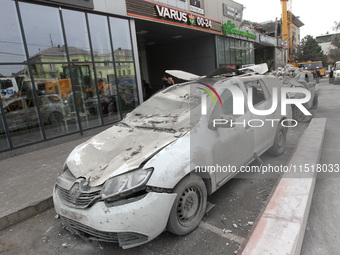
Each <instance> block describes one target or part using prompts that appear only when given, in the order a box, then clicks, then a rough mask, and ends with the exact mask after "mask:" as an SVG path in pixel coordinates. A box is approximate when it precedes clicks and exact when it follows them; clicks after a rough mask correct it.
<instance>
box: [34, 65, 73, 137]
mask: <svg viewBox="0 0 340 255" xmlns="http://www.w3.org/2000/svg"><path fill="white" fill-rule="evenodd" d="M32 70H33V76H34V81H35V84H36V85H35V86H36V89H37V92H38V95H39V106H40V112H41V116H42V120H43V123H44V126H45V132H46V137H47V138H50V137H55V136H59V135H62V134H66V133H70V132H75V131H77V130H78V123H77V121H76V120H77V119H76V114H75V113H73V115H72V114H71V111H70V109H72V108H74V105H73V103H74V100H69V101H68V100H67V98H68V96H69V95H70V93H71V91H72V84H71V79H70V77H69V73H70V72H69V69H68V66H67V65H62V64H53V65H52V64H34V65H32Z"/></svg>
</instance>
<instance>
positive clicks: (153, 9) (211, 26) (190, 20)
mask: <svg viewBox="0 0 340 255" xmlns="http://www.w3.org/2000/svg"><path fill="white" fill-rule="evenodd" d="M193 4H196V5H199V4H200V3H199V1H195V2H193ZM195 7H196V6H195ZM126 8H127V14H128V16H130V17H135V18H139V19H146V20H152V21H156V22H161V23H167V24H172V25H177V26H182V27H186V28H191V29H198V30H204V31H207V32H212V33H215V34H219V35H221V34H222V31H221V22H220V21H218V20H214V19H210V18H207V17H205V16H203V15H200V14H197V13H193V12H190V11H187V10H183V9H179V8H175V7H171V6H168V5H165V4H160V3H157V2H154V1H152V0H126ZM197 8H199V7H197Z"/></svg>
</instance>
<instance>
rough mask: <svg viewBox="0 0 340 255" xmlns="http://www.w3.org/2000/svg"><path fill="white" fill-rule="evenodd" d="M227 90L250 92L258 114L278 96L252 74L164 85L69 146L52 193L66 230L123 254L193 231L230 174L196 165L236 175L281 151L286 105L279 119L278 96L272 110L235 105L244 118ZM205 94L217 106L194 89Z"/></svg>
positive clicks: (270, 79)
mask: <svg viewBox="0 0 340 255" xmlns="http://www.w3.org/2000/svg"><path fill="white" fill-rule="evenodd" d="M231 86H234V87H237V88H238V91H241V95H242V96H244V97H245V98H247V94H248V90H247V88H250V87H252V88H253V92H254V93H253V97H252V100H253V102H254V107H255V108H256V109H258V110H267V109H269V108H271V106H272V105H273V98H274V95H273V91H275V90H273V88H277V89H278V90H280V88H281V83H280V82H279V81H278V80H277V79H276V78H275V77H274V76H270V75H256V76H246V77H240V76H239V77H232V78H221V77H218V78H214V77H212V78H203V79H198V80H196V81H191V82H187V83H184V84H180V85H174V86H171V87H169V88H167V89H165V90H163V91H161V92H159V93H157V94H156V95H154V96H153V97H151V98H150V99H149V100H148V101H146V102H145V103H143V104H141V105H140V106H139V107H137V108H136V109H135V110H134V111H132V112H131V113H129V114H128V115H127V116H126V117H125V118H124V119H123V120H122V121H121V122H120V123H117V124H115V125H114V126H113V127H111V128H109V129H107V130H106V131H104V132H102V133H100V134H98V135H96V136H94V137H93V138H91V139H90V140H89V141H87V142H85V143H83V144H81V145H79V146H78V147H76V148H75V149H74V150H73V152H72V153H71V154H70V155H69V157H68V158H67V160H66V162H65V167H64V172H63V173H62V174H60V175H59V176H58V178H57V182H56V185H55V188H54V192H53V198H54V205H55V209H56V212H57V213H58V214H59V215H60V217H61V220H62V222H63V224H64V225H65V226H66V228H68V229H69V230H71V231H72V232H74V233H77V234H79V235H81V236H82V237H83V238H86V239H91V240H100V241H108V242H117V243H119V245H120V246H122V247H123V248H130V247H134V246H137V245H140V244H142V243H146V242H149V241H150V240H152V239H154V238H155V237H156V236H158V235H159V234H160V233H161V232H163V231H164V230H165V229H167V230H169V231H171V232H172V233H175V234H179V235H184V234H187V233H189V232H190V231H192V230H193V229H194V228H196V227H197V226H198V224H199V222H200V221H201V219H202V217H203V215H204V213H205V210H206V205H207V195H209V194H211V193H213V192H214V191H216V190H217V189H218V188H219V187H221V186H222V185H223V184H224V183H226V182H227V181H228V180H230V179H231V178H232V177H233V176H234V175H235V174H236V173H237V171H235V172H232V171H230V172H225V171H223V172H222V171H214V172H213V171H206V170H205V169H206V168H205V167H207V166H216V167H218V166H233V167H235V168H237V169H240V167H241V166H245V165H247V164H249V163H250V162H252V161H253V160H254V157H256V155H261V154H262V153H264V152H265V151H267V150H268V149H270V150H271V151H272V152H273V153H274V154H281V153H283V151H284V148H285V136H286V130H287V129H286V128H285V127H284V126H283V125H282V121H284V120H286V119H287V118H288V119H289V118H290V117H291V111H290V107H287V109H286V111H287V112H286V114H285V115H282V109H281V104H280V99H279V103H278V104H277V105H278V107H277V108H276V109H275V110H274V111H273V112H272V113H270V114H268V115H254V114H253V113H252V112H251V111H250V110H249V107H248V105H247V104H245V103H244V113H243V114H235V115H234V114H233V112H234V111H233V108H234V101H233V95H232V93H231V90H230V88H231ZM209 87H210V88H213V89H214V90H215V91H216V93H217V94H219V95H220V99H221V101H220V104H219V103H216V104H215V102H214V101H213V100H212V99H211V98H210V96H209V94H207V93H205V91H204V90H202V89H206V88H209ZM217 94H216V95H217ZM209 99H210V100H209ZM203 103H206V107H205V108H204V109H205V112H204V111H203V110H202V109H203V107H202V105H203ZM216 119H217V120H219V125H214V124H215V123H216V121H215V120H216ZM221 120H228V121H229V122H230V121H233V122H234V125H222V124H223V123H221ZM254 120H256V123H257V124H256V125H255V124H254V122H252V121H254ZM261 121H262V122H261ZM235 123H238V124H235ZM251 123H253V124H254V125H253V124H251ZM258 123H263V126H261V127H260V126H259V124H258ZM243 124H244V125H243ZM256 126H257V127H256Z"/></svg>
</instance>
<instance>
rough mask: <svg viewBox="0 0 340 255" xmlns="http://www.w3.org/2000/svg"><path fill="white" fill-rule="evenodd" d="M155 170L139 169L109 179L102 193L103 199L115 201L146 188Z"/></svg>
mask: <svg viewBox="0 0 340 255" xmlns="http://www.w3.org/2000/svg"><path fill="white" fill-rule="evenodd" d="M152 170H153V168H148V169H137V170H133V171H131V172H128V173H125V174H122V175H118V176H115V177H112V178H110V179H108V180H107V181H106V182H105V184H104V186H103V188H102V191H101V197H102V198H103V199H104V200H106V199H110V200H115V199H119V197H125V196H128V195H129V194H132V193H135V192H137V191H140V190H142V189H144V188H145V184H146V183H147V181H148V180H149V178H150V176H151V173H152Z"/></svg>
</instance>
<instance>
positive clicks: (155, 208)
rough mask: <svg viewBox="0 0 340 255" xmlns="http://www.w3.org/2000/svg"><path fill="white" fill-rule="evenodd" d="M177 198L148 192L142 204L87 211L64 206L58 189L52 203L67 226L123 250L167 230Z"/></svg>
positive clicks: (98, 204) (95, 207) (96, 207)
mask: <svg viewBox="0 0 340 255" xmlns="http://www.w3.org/2000/svg"><path fill="white" fill-rule="evenodd" d="M176 196H177V195H176V194H168V193H157V192H149V193H147V194H146V196H144V197H143V198H141V199H140V200H137V201H134V202H131V203H127V204H123V205H118V206H113V207H107V206H106V205H105V202H104V201H99V202H96V203H95V204H93V205H92V206H91V207H89V208H86V209H77V208H72V207H70V206H67V205H65V204H64V203H63V202H62V201H61V198H60V196H59V195H58V192H56V189H54V191H53V201H54V207H55V210H56V212H57V213H58V214H59V215H60V218H61V220H62V223H63V224H64V226H65V227H66V228H67V229H68V230H70V231H71V232H73V233H76V234H78V235H80V236H81V237H82V238H84V239H86V240H98V241H106V242H116V243H119V245H120V246H121V247H123V248H124V249H126V248H131V247H135V246H138V245H141V244H143V243H147V242H149V241H151V240H152V239H154V238H155V237H157V236H158V235H159V234H160V233H162V232H163V231H164V230H165V227H166V224H167V221H168V218H169V214H170V210H171V207H172V205H173V202H174V200H175V198H176Z"/></svg>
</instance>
